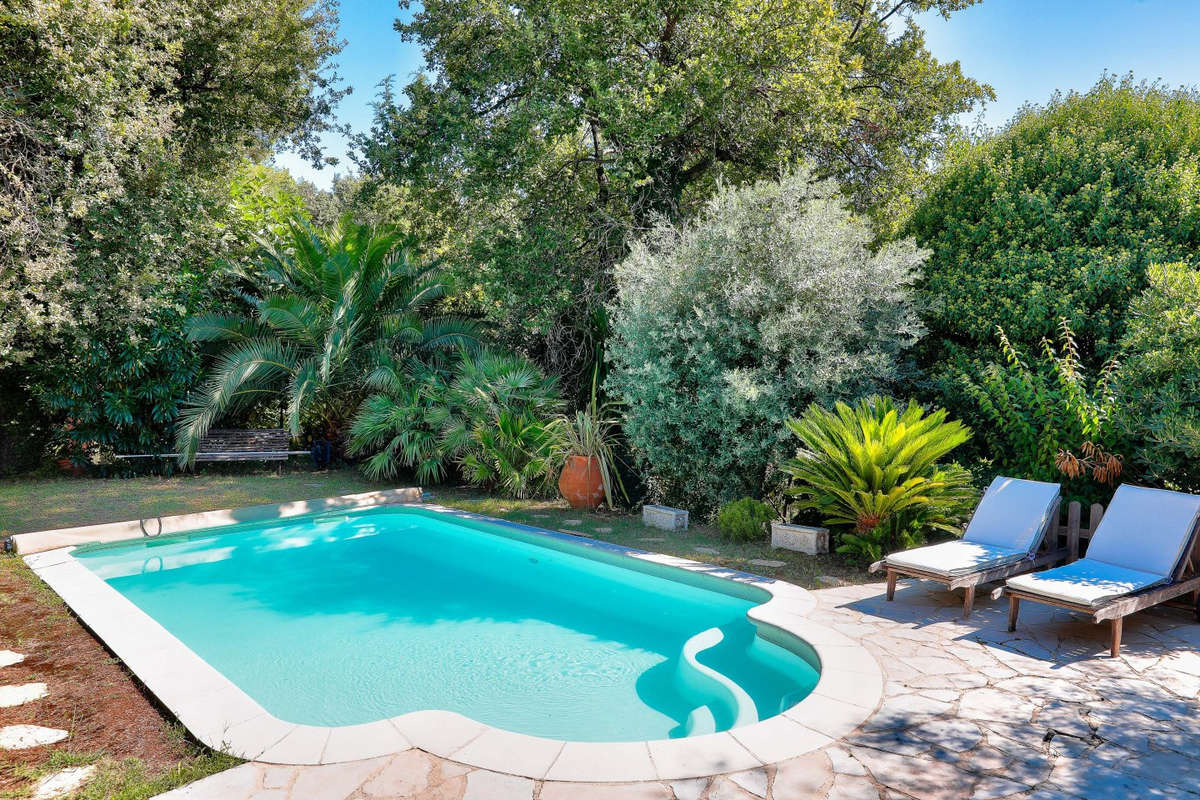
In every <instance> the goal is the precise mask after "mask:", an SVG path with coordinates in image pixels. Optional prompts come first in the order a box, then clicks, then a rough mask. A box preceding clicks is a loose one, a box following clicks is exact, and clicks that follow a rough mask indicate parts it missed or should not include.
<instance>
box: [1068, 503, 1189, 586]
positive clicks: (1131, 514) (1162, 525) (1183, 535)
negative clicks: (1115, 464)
mask: <svg viewBox="0 0 1200 800" xmlns="http://www.w3.org/2000/svg"><path fill="white" fill-rule="evenodd" d="M1197 515H1200V495H1195V494H1184V493H1182V492H1170V491H1167V490H1166V489H1147V488H1145V487H1144V486H1130V485H1129V484H1121V485H1120V486H1119V487H1117V491H1116V493H1115V494H1113V499H1112V502H1111V503H1109V506H1108V510H1107V511H1106V512H1105V514H1104V517H1103V518H1102V519H1101V520H1100V525H1099V526H1098V527H1097V528H1096V533H1095V534H1093V535H1092V541H1091V542H1089V543H1088V549H1087V557H1088V560H1090V561H1103V562H1105V563H1108V564H1115V565H1116V566H1119V567H1125V568H1126V569H1132V570H1137V571H1138V572H1148V573H1150V574H1152V575H1160V576H1162V577H1164V578H1167V577H1173V576H1174V575H1173V573H1174V571H1175V567H1176V566H1177V565H1178V564H1179V559H1180V558H1181V557H1182V556H1183V548H1184V547H1186V546H1187V543H1188V541H1189V539H1190V537H1191V533H1192V529H1193V528H1194V527H1195V525H1196V517H1197Z"/></svg>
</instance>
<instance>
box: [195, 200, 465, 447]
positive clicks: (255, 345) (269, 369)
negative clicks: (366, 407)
mask: <svg viewBox="0 0 1200 800" xmlns="http://www.w3.org/2000/svg"><path fill="white" fill-rule="evenodd" d="M248 279H249V280H250V282H251V283H252V284H253V289H252V290H251V291H248V292H245V293H243V297H244V299H245V300H246V301H247V303H248V304H249V309H248V311H247V313H245V314H207V315H202V316H197V317H194V318H193V319H192V320H191V323H190V325H189V330H188V333H189V336H190V337H191V338H192V339H193V340H194V341H198V342H219V343H221V344H223V345H224V348H223V350H222V351H221V352H220V354H219V355H218V356H217V359H216V362H215V363H214V364H213V367H212V370H211V371H210V372H209V374H208V376H207V378H206V379H205V381H204V382H203V383H202V384H201V385H200V387H199V389H198V391H197V392H196V394H195V395H194V396H193V397H192V398H191V399H190V401H189V402H188V404H187V405H186V406H185V408H184V410H183V411H182V413H181V414H180V418H179V423H178V426H177V428H176V438H177V447H178V452H179V453H180V461H181V462H183V463H188V462H190V461H191V460H192V458H193V457H194V455H195V453H196V448H197V446H198V445H199V442H200V439H201V438H202V437H203V436H204V435H205V434H206V433H207V432H208V430H209V428H210V427H211V426H212V425H213V423H214V422H215V421H216V420H217V419H219V418H220V417H221V416H223V415H225V414H227V413H230V412H234V411H237V410H239V409H242V408H245V407H247V406H249V405H251V404H253V403H254V402H256V401H259V400H261V399H263V398H264V397H269V396H271V395H278V394H280V393H282V394H283V395H284V397H285V398H286V408H287V419H288V425H289V427H290V428H291V431H292V434H293V435H299V433H300V426H301V422H302V420H307V421H309V422H312V423H315V424H316V425H317V427H319V428H321V429H322V430H323V432H324V435H326V436H327V437H329V438H331V439H334V440H337V439H338V438H340V436H341V433H342V431H343V430H344V428H345V425H346V422H347V420H349V419H350V417H351V416H352V415H353V414H354V412H355V410H356V409H357V406H358V403H359V400H360V399H361V397H362V396H363V394H364V392H365V390H366V388H367V387H366V383H365V381H366V378H367V376H368V375H369V374H370V372H371V370H372V369H373V367H374V366H375V364H376V363H377V362H379V361H380V360H381V359H420V358H427V357H430V356H431V355H433V354H435V353H436V352H437V351H439V350H446V349H454V348H462V347H476V346H477V345H478V342H479V333H480V331H479V327H478V323H476V322H473V321H471V320H467V319H462V318H459V317H454V316H444V315H432V314H431V313H430V310H431V307H432V306H433V304H434V303H435V302H436V301H437V300H439V299H440V298H442V297H443V296H444V295H445V293H446V290H447V287H446V284H445V283H444V282H443V280H442V278H441V275H440V273H439V271H438V269H437V266H436V264H431V263H419V262H418V261H417V259H416V248H415V243H414V242H413V240H412V239H411V238H410V237H408V236H406V235H404V234H401V233H399V232H398V231H396V230H394V229H390V228H382V229H375V228H372V227H369V226H365V225H357V224H355V223H353V222H351V221H349V220H342V221H341V222H340V223H338V225H337V226H335V227H334V228H333V230H331V231H329V232H328V233H322V232H320V231H317V230H314V229H313V228H311V227H309V226H307V225H300V224H296V223H292V224H290V225H289V226H288V231H287V234H286V235H285V236H284V237H283V238H282V239H281V241H279V242H277V243H271V244H268V243H263V245H262V249H261V259H260V262H259V269H258V270H257V271H255V272H254V273H253V274H252V275H251V276H248Z"/></svg>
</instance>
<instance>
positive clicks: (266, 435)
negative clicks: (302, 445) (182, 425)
mask: <svg viewBox="0 0 1200 800" xmlns="http://www.w3.org/2000/svg"><path fill="white" fill-rule="evenodd" d="M291 440H292V435H291V433H289V432H288V431H287V430H285V429H284V428H261V429H259V430H237V429H234V428H214V429H213V430H210V431H209V432H208V435H207V436H205V437H204V438H203V439H201V440H200V446H199V447H197V448H196V459H195V460H196V461H198V462H199V461H287V458H288V456H289V455H291V454H292V452H293V451H291V450H288V443H289V442H291ZM295 452H296V453H297V454H299V453H304V452H306V451H303V450H298V451H295Z"/></svg>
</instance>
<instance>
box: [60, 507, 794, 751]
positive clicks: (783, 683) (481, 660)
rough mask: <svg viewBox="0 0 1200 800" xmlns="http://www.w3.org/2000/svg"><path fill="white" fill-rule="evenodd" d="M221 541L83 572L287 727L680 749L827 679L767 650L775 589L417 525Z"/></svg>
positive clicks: (501, 531) (280, 529)
mask: <svg viewBox="0 0 1200 800" xmlns="http://www.w3.org/2000/svg"><path fill="white" fill-rule="evenodd" d="M222 530H223V531H225V532H221V533H214V532H211V531H200V532H193V533H190V534H188V535H187V536H181V537H170V538H167V537H164V538H162V539H153V540H145V539H143V540H138V541H137V542H134V543H127V544H126V543H122V544H120V545H116V546H112V545H109V546H100V547H95V548H84V549H81V550H78V551H76V557H77V558H78V559H79V560H80V561H81V563H83V564H84V565H86V566H87V567H88V568H90V569H91V570H92V571H93V572H95V573H96V574H97V575H99V576H100V577H102V578H103V579H105V580H106V581H107V582H108V583H109V584H110V585H111V586H112V587H114V588H115V589H117V590H118V591H119V592H121V593H122V594H123V595H125V596H126V597H127V598H129V599H130V600H131V601H132V602H133V603H135V604H136V605H137V606H138V607H140V608H141V609H142V610H143V611H145V612H146V613H148V614H149V615H150V616H152V617H153V618H154V619H156V620H157V621H158V622H159V623H160V624H162V625H163V627H165V628H166V629H167V630H169V631H170V632H171V633H172V634H174V635H175V636H176V637H178V638H179V639H180V640H182V641H183V642H184V643H185V644H186V645H188V646H189V647H190V648H191V649H192V650H193V651H194V652H196V653H197V654H198V655H200V656H201V657H202V658H204V659H205V660H206V661H207V662H208V663H209V664H211V665H212V666H213V667H215V668H216V669H217V670H219V671H220V672H222V673H223V674H224V675H225V676H226V677H227V678H229V679H230V680H231V681H233V682H234V683H235V684H237V685H238V686H240V687H241V688H242V689H243V690H245V692H246V693H247V694H249V695H250V696H251V697H253V698H254V699H255V700H256V701H258V703H260V704H261V705H262V706H263V707H264V708H266V709H267V710H268V711H270V712H271V713H272V714H274V715H275V716H277V717H279V718H281V719H283V720H286V721H288V722H294V723H301V724H310V725H350V724H356V723H362V722H371V721H374V720H379V719H385V718H388V717H393V716H397V715H399V714H403V713H405V712H409V711H416V710H421V709H446V710H449V711H456V712H458V713H460V714H463V715H465V716H468V717H471V718H473V719H476V720H478V721H480V722H483V723H486V724H488V725H492V726H495V727H498V728H505V729H507V730H512V731H518V732H520V733H527V734H532V735H536V736H546V737H552V738H557V739H569V740H578V741H637V740H644V739H664V738H676V737H681V736H687V735H698V734H701V733H706V732H711V731H714V730H725V729H728V728H730V727H734V726H736V725H742V724H747V723H749V722H754V721H757V720H758V719H763V718H766V717H769V716H772V715H774V714H777V713H779V712H780V711H781V710H782V709H783V708H786V707H787V706H790V705H792V704H793V703H795V702H798V701H799V700H800V699H802V698H803V697H804V696H805V695H806V694H808V692H809V691H811V690H812V688H813V686H814V685H815V684H816V681H817V677H818V673H817V671H816V670H815V669H814V668H813V665H812V664H810V663H809V661H807V660H805V659H804V658H801V657H800V656H798V655H796V654H795V653H793V652H791V651H790V650H786V649H784V648H782V647H779V646H777V645H775V644H772V643H770V642H767V641H766V640H764V639H762V638H760V637H758V636H756V630H755V627H754V625H753V624H752V623H751V622H750V621H749V620H748V619H747V618H746V611H747V610H748V609H750V608H751V607H752V606H754V605H756V604H758V603H761V602H763V601H764V600H765V599H766V594H765V593H764V592H762V591H761V590H754V589H748V588H743V587H738V586H735V585H733V584H730V583H729V582H726V581H720V582H717V581H709V584H710V585H703V586H702V585H697V584H702V583H704V581H703V580H702V579H700V580H698V579H696V578H694V577H691V576H689V575H687V574H683V573H679V571H677V570H670V569H665V568H660V567H653V566H647V567H642V568H639V569H630V568H628V567H627V566H624V565H623V564H628V563H629V562H630V559H627V558H624V557H620V556H614V555H611V554H606V553H607V552H608V551H599V552H598V551H597V550H596V549H593V548H588V547H587V546H586V545H581V544H575V543H572V542H571V541H569V540H568V537H554V536H546V535H545V534H541V533H537V532H534V531H533V530H532V529H522V528H520V527H519V526H509V525H499V524H493V523H488V522H483V521H478V520H466V519H462V518H458V517H455V516H452V515H447V514H442V513H438V512H435V511H429V510H423V509H414V508H380V509H370V510H366V511H361V512H353V513H348V514H347V513H342V514H332V515H322V516H317V517H307V518H297V519H293V520H283V521H276V522H271V523H269V524H254V525H242V526H238V527H236V528H233V529H229V528H226V529H222ZM647 570H650V571H647ZM655 571H656V572H659V573H662V574H653V572H655ZM669 575H670V576H674V577H677V578H679V579H673V578H672V577H667V576H669ZM716 586H721V587H729V588H728V589H727V590H726V591H717V590H715V588H714V587H716ZM729 592H734V593H733V594H731V593H729ZM685 650H686V651H687V652H688V653H691V654H692V658H689V657H687V656H686V655H685Z"/></svg>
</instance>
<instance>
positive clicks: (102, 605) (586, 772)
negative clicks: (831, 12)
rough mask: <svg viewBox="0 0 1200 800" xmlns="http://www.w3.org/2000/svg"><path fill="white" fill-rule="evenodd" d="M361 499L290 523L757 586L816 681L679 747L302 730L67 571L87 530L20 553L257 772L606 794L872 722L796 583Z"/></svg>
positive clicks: (811, 743) (389, 728)
mask: <svg viewBox="0 0 1200 800" xmlns="http://www.w3.org/2000/svg"><path fill="white" fill-rule="evenodd" d="M393 491H403V490H393ZM418 491H419V490H418ZM369 494H372V495H376V496H377V497H376V502H370V501H365V500H364V499H363V498H364V495H348V496H344V497H341V498H327V499H325V500H322V501H307V502H308V503H319V505H320V507H318V508H313V509H312V510H310V511H306V512H297V513H315V512H319V511H324V510H336V509H344V508H366V507H371V506H376V505H399V506H408V507H413V508H420V509H425V510H430V511H435V512H439V513H444V514H447V515H453V516H456V517H460V518H465V519H473V520H477V521H482V522H487V523H490V524H494V525H500V526H503V527H510V528H517V529H520V530H523V531H525V532H527V533H534V534H538V535H540V536H546V537H548V538H551V539H557V540H560V541H569V542H571V543H573V544H578V545H582V546H584V547H588V548H596V549H599V550H603V551H606V552H609V553H614V554H617V555H621V556H625V557H628V558H632V559H636V560H639V561H642V562H647V563H649V564H654V565H658V566H660V567H669V568H672V569H680V570H685V571H687V572H691V573H700V574H704V575H708V576H712V577H716V578H721V579H724V580H729V581H733V582H736V583H741V584H749V585H753V586H756V587H758V588H759V589H761V590H763V591H765V592H766V593H767V594H768V595H769V596H770V599H769V600H767V601H766V602H763V603H761V604H759V605H756V606H754V607H753V608H751V609H750V610H749V611H748V612H747V616H748V617H749V618H750V619H751V620H752V621H754V622H755V623H756V624H757V625H758V627H759V631H760V635H762V636H764V638H767V639H768V640H771V641H776V642H777V643H779V644H781V645H783V646H784V647H788V648H789V649H792V650H794V651H798V652H801V654H802V655H803V651H804V650H805V649H806V645H807V649H811V650H812V651H813V654H814V655H815V656H816V658H817V659H818V660H819V662H820V678H819V680H818V682H817V685H816V686H815V687H814V688H813V690H812V692H811V693H810V694H809V695H808V696H806V697H805V698H804V699H803V700H801V701H800V702H799V703H797V704H796V705H794V706H792V707H791V708H789V709H787V710H785V711H784V712H782V713H781V714H778V715H776V716H773V717H770V718H768V719H765V720H762V721H760V722H756V723H752V724H750V725H745V726H743V727H739V728H733V729H731V730H728V731H722V732H720V733H712V734H705V735H701V736H694V737H687V738H683V739H663V740H653V741H643V742H577V741H563V740H557V739H547V738H541V737H536V736H529V735H526V734H521V733H516V732H513V731H508V730H504V729H501V728H494V727H491V726H489V725H485V724H483V723H480V722H477V721H475V720H472V719H470V718H468V717H466V716H463V715H461V714H458V713H455V712H451V711H444V710H433V709H431V710H424V711H414V712H409V713H407V714H402V715H400V716H396V717H392V718H390V719H384V720H379V721H376V722H370V723H364V724H360V725H346V726H314V725H299V724H295V723H290V722H285V721H283V720H281V719H279V718H277V717H275V716H274V715H272V714H271V713H270V712H268V711H267V710H266V709H264V708H263V707H262V706H261V705H259V704H258V703H257V702H256V701H255V700H254V699H253V698H251V697H250V696H249V695H247V694H246V693H245V692H244V691H243V690H242V689H240V688H239V687H238V686H237V685H236V684H234V683H233V682H232V681H230V680H229V679H228V678H226V677H225V676H224V675H222V674H221V673H220V672H218V671H217V670H216V669H215V668H214V667H212V666H211V665H209V664H208V662H206V661H204V659H202V658H201V657H200V656H198V655H197V654H196V653H194V652H193V651H192V650H191V649H190V648H189V647H188V646H187V645H185V644H184V643H183V642H182V641H180V640H179V639H177V638H176V637H175V636H174V635H173V634H171V633H170V632H168V631H167V630H166V629H165V628H163V627H162V625H160V624H159V623H158V622H157V621H156V620H154V619H153V618H152V617H150V616H149V615H148V614H146V613H145V612H144V611H142V610H141V609H140V608H138V607H137V606H136V605H135V604H134V603H133V602H132V601H130V600H128V599H127V598H126V597H125V596H124V595H122V594H121V593H120V592H118V591H117V590H116V589H114V588H112V587H111V586H109V585H108V584H107V583H106V582H105V581H104V580H103V579H102V578H100V577H99V576H97V575H96V574H95V573H93V572H92V571H91V570H90V569H88V568H87V567H85V566H84V565H83V564H82V563H80V562H79V561H78V560H76V559H75V558H74V556H73V555H72V552H73V551H74V550H75V548H76V546H78V545H80V544H84V543H85V542H84V540H83V538H84V537H85V536H86V534H85V533H83V532H84V531H86V530H87V529H83V528H77V529H71V533H72V537H73V539H72V543H71V544H68V545H66V546H60V547H58V548H56V549H52V550H43V551H41V552H36V553H32V554H29V555H26V556H25V562H26V563H27V564H28V565H29V566H30V568H31V569H33V571H34V572H35V573H36V574H37V575H38V576H39V577H40V578H41V579H42V580H43V581H45V582H46V583H47V584H48V585H49V586H50V587H51V588H52V589H54V590H55V591H56V592H57V593H58V594H59V596H61V597H62V598H63V600H64V601H66V603H67V605H69V606H70V607H71V609H72V610H73V611H74V612H75V613H76V615H78V616H79V618H80V619H81V620H82V621H83V622H84V623H85V624H86V625H87V626H88V627H89V628H91V629H92V631H93V632H94V633H95V634H96V635H97V636H98V637H99V638H100V639H101V640H102V641H103V642H104V643H105V644H106V645H107V646H108V647H109V649H111V650H112V651H113V652H114V653H115V654H116V655H117V656H118V657H119V658H120V659H121V660H122V661H124V662H125V664H126V666H127V667H128V668H129V669H130V671H132V672H133V673H134V675H136V676H137V678H138V679H139V680H141V682H142V683H143V684H144V685H145V686H146V687H147V688H148V689H149V690H150V691H151V692H152V693H153V694H154V695H155V696H156V697H157V698H158V699H159V701H160V702H162V704H163V705H164V706H166V708H167V709H169V710H170V711H171V713H172V714H174V715H175V716H176V717H177V718H178V719H179V721H180V722H181V723H182V724H183V725H184V727H186V728H187V729H188V730H189V731H190V732H191V733H192V735H193V736H195V737H196V739H198V740H199V741H201V742H203V743H204V744H205V745H207V746H209V747H211V748H213V749H215V750H221V751H224V752H227V753H231V754H233V755H236V756H238V757H240V758H245V759H247V760H253V761H260V762H266V763H275V764H290V765H318V764H332V763H340V762H346V761H358V760H362V759H366V758H374V757H378V756H385V755H393V754H397V753H401V752H404V751H405V750H408V749H411V748H418V749H420V750H424V751H426V752H428V753H432V754H433V755H436V756H439V757H442V758H446V759H449V760H452V761H457V762H460V763H463V764H467V765H469V766H473V767H478V768H482V769H488V770H493V771H497V772H503V773H507V774H511V775H517V776H520V777H524V778H531V779H534V780H551V781H564V782H615V783H628V782H634V781H644V780H677V779H684V778H695V777H702V776H708V775H716V774H721V773H726V772H736V771H740V770H744V769H751V768H756V767H760V766H763V765H765V764H772V763H775V762H779V761H783V760H786V759H789V758H794V757H796V756H800V755H804V754H805V753H809V752H811V751H813V750H817V749H819V748H821V747H824V746H825V745H828V744H830V743H832V742H834V741H836V740H838V739H840V738H841V737H843V736H845V735H847V734H849V733H851V732H852V731H854V730H855V729H856V728H857V727H858V726H859V725H861V724H862V723H863V722H864V721H865V720H866V719H867V718H868V717H870V716H871V714H873V713H874V711H875V709H876V708H877V707H878V705H879V702H880V700H881V698H882V694H883V673H882V670H881V668H880V666H879V663H878V662H877V661H876V660H875V657H874V656H872V655H871V654H870V653H869V652H868V651H867V649H866V648H864V647H863V646H862V645H861V644H859V643H858V642H856V641H854V640H852V639H851V638H849V637H847V636H844V635H843V634H841V633H839V632H837V631H835V630H833V629H831V628H827V627H825V626H822V625H818V624H815V623H813V622H811V621H810V620H808V618H807V616H808V614H809V613H810V612H811V611H812V610H813V608H815V606H816V599H815V598H814V597H813V596H812V595H811V594H810V593H809V592H808V591H807V590H805V589H802V588H800V587H798V586H795V585H793V584H790V583H787V582H785V581H779V580H775V579H772V578H765V577H762V576H758V575H752V574H750V573H745V572H740V571H737V570H733V569H728V568H724V567H719V566H715V565H713V564H705V563H702V562H697V561H691V560H689V559H685V558H679V557H677V556H669V555H664V554H659V553H649V552H646V551H642V550H638V549H636V548H631V547H624V546H622V545H616V544H612V543H609V542H601V541H597V540H594V539H590V538H587V537H582V536H575V535H573V534H568V533H563V532H557V531H548V530H545V529H542V528H537V527H534V526H530V525H523V524H521V523H515V522H511V521H508V520H502V519H496V518H493V517H488V516H485V515H482V514H475V513H472V512H467V511H461V510H459V509H452V508H445V507H442V506H437V505H431V504H425V503H413V502H405V501H401V500H399V497H400V496H399V495H391V496H388V495H386V494H385V493H369ZM418 496H419V495H418ZM340 501H349V503H350V504H349V505H347V504H346V503H344V502H340ZM295 506H296V504H281V505H280V506H277V507H276V508H278V509H279V513H278V514H277V518H281V519H282V518H285V517H288V516H294V515H295V514H294V513H286V512H285V507H286V508H294V507H295ZM253 508H254V509H256V512H257V513H258V514H259V515H260V516H257V517H255V519H256V520H263V519H270V518H271V517H270V516H266V512H265V511H264V510H265V509H267V508H269V507H267V506H256V507H253ZM239 511H244V510H239ZM209 513H210V514H212V513H223V514H232V512H209ZM186 516H188V517H203V518H204V519H205V520H206V521H205V522H203V523H202V524H197V525H194V526H192V527H191V528H186V527H185V528H175V529H174V530H173V531H172V532H174V533H181V532H184V531H186V530H189V529H199V528H207V527H212V526H213V525H214V523H213V522H211V521H207V520H208V519H210V517H209V516H208V515H186ZM226 518H227V519H229V520H230V521H229V522H227V523H225V524H231V525H232V524H236V523H240V522H245V521H247V519H246V518H245V517H244V516H242V517H237V518H234V516H227V517H226ZM137 522H140V521H134V522H130V523H114V524H113V525H114V526H122V525H124V526H126V527H125V528H110V530H108V531H105V532H103V533H104V535H105V538H104V539H103V541H117V539H114V538H110V537H111V536H113V535H115V534H116V533H117V531H118V530H125V531H126V533H128V534H129V535H126V536H124V539H134V538H141V537H142V536H143V535H145V534H142V533H134V531H141V530H142V527H141V526H139V525H138V524H137ZM216 524H218V525H219V524H221V523H216ZM94 527H101V528H103V527H109V526H94ZM43 533H50V532H43ZM22 535H24V536H33V535H35V534H22ZM35 541H44V540H35ZM92 541H100V540H99V539H93V540H92ZM797 640H798V641H797Z"/></svg>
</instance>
